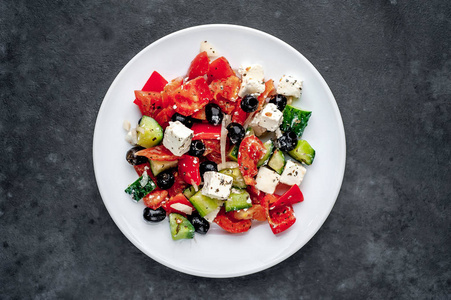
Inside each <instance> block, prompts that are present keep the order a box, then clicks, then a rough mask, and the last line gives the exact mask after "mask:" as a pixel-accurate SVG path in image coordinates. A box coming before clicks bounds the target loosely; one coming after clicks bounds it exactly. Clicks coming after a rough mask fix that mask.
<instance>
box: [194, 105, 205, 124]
mask: <svg viewBox="0 0 451 300" xmlns="http://www.w3.org/2000/svg"><path fill="white" fill-rule="evenodd" d="M191 117H192V118H194V119H198V120H202V121H206V120H207V115H206V114H205V107H203V108H202V109H200V110H198V111H196V112H195V113H193V114H192V115H191Z"/></svg>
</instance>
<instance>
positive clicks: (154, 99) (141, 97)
mask: <svg viewBox="0 0 451 300" xmlns="http://www.w3.org/2000/svg"><path fill="white" fill-rule="evenodd" d="M135 97H136V99H135V101H133V103H135V104H136V105H138V107H139V110H140V111H141V114H143V115H146V116H149V117H152V118H153V117H154V116H155V115H157V114H158V112H159V111H160V110H161V109H162V108H163V104H162V100H161V94H160V93H159V92H145V91H135Z"/></svg>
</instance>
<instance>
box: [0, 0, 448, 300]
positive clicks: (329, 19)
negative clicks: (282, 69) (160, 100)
mask: <svg viewBox="0 0 451 300" xmlns="http://www.w3.org/2000/svg"><path fill="white" fill-rule="evenodd" d="M268 2H269V1H268ZM207 23H232V24H240V25H245V26H250V27H253V28H257V29H261V30H263V31H266V32H268V33H270V34H273V35H275V36H277V37H279V38H281V39H282V40H284V41H286V42H288V43H289V44H291V45H292V46H294V47H295V48H296V49H298V50H299V51H300V52H301V53H303V54H304V55H305V56H306V57H307V58H308V59H309V60H310V61H311V62H312V63H313V64H314V65H315V66H316V67H317V69H318V70H319V71H320V73H321V74H322V75H323V76H324V78H325V79H326V81H327V82H328V84H329V86H330V88H331V89H332V91H333V93H334V95H335V97H336V99H337V102H338V105H339V107H340V110H341V113H342V116H343V122H344V126H345V131H346V136H347V146H348V153H347V165H346V174H345V178H344V182H343V187H342V190H341V193H340V196H339V197H338V200H337V203H336V205H335V207H334V209H333V210H332V213H331V215H330V216H329V218H328V219H327V221H326V222H325V224H324V226H323V227H322V228H321V230H320V231H319V232H318V233H317V234H316V235H315V237H314V238H313V239H312V240H311V241H310V242H309V243H308V244H307V245H306V246H305V247H304V248H303V249H301V250H300V251H298V252H297V253H296V254H295V255H293V256H292V257H290V258H289V259H287V260H286V261H284V262H282V263H281V264H279V265H277V266H275V267H273V268H271V269H269V270H266V271H263V272H260V273H258V274H254V275H250V276H245V277H241V278H234V279H221V280H219V279H205V278H198V277H193V276H189V275H185V274H182V273H178V272H176V271H173V270H171V269H168V268H166V267H164V266H162V265H160V264H159V263H156V262H155V261H153V260H152V259H150V258H148V257H147V256H145V255H144V254H143V253H141V252H140V251H139V250H138V249H137V248H135V247H134V246H133V245H132V244H131V243H130V242H129V241H128V240H127V239H126V238H125V236H124V235H123V234H122V233H121V232H120V231H119V229H118V228H117V227H116V225H115V224H114V223H113V221H112V220H111V218H110V216H109V215H108V213H107V211H106V209H105V207H104V205H103V202H102V200H101V198H100V195H99V193H98V190H97V186H96V184H95V179H94V173H93V167H92V157H91V147H92V135H93V128H94V123H95V119H96V115H97V111H98V109H99V107H100V104H101V101H102V99H103V96H104V95H105V93H106V91H107V89H108V87H109V85H110V84H111V83H112V81H113V79H114V78H115V76H116V75H117V74H118V72H119V71H120V70H121V68H122V67H123V66H124V65H125V64H126V63H127V62H128V61H129V60H130V59H131V58H132V57H133V56H134V55H135V54H136V53H138V52H139V51H140V50H141V49H143V48H144V47H145V46H147V45H148V44H150V43H152V42H153V41H155V40H157V39H158V38H160V37H163V36H165V35H167V34H169V33H171V32H174V31H176V30H179V29H182V28H186V27H189V26H193V25H199V24H207ZM450 23H451V2H450V1H447V0H443V1H420V0H418V1H408V0H398V1H397V0H391V1H388V0H378V1H373V0H361V1H328V0H319V1H308V2H301V1H271V3H270V4H269V3H267V1H263V0H262V1H254V2H252V3H250V2H248V1H243V0H242V1H228V2H227V3H226V1H197V0H194V1H186V0H185V1H163V0H150V1H142V0H139V1H138V0H137V1H124V0H117V1H111V2H109V1H19V0H17V1H7V0H0V93H1V94H0V95H1V96H0V99H1V102H0V137H1V138H0V151H1V152H0V154H1V155H0V298H1V299H28V298H35V299H51V298H60V299H61V298H69V299H70V298H74V299H81V298H90V299H97V298H126V299H141V298H154V299H158V298H164V299H170V298H190V299H194V298H213V297H215V298H217V299H234V298H237V299H270V298H276V297H277V298H281V299H294V298H303V299H317V298H329V299H330V298H337V299H338V298H348V299H362V298H372V299H385V298H401V299H402V298H404V299H410V298H450V297H451V279H450V278H451V271H450V270H451V256H450V253H451V247H450V245H451V240H450V224H451V222H450V220H451V218H450V215H451V214H450V204H449V202H450V198H451V171H450V170H451V163H450V161H451V153H450V152H451V135H450V134H451V75H450V74H451V35H450V31H451V24H450Z"/></svg>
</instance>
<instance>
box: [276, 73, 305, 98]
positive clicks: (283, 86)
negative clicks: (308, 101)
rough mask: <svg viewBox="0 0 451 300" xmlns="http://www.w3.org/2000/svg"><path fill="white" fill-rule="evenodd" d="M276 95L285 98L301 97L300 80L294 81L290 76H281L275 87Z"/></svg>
mask: <svg viewBox="0 0 451 300" xmlns="http://www.w3.org/2000/svg"><path fill="white" fill-rule="evenodd" d="M277 93H279V94H282V95H285V96H293V97H295V98H299V97H301V93H302V80H298V79H295V78H294V77H292V76H287V75H283V76H282V78H280V80H279V84H278V85H277Z"/></svg>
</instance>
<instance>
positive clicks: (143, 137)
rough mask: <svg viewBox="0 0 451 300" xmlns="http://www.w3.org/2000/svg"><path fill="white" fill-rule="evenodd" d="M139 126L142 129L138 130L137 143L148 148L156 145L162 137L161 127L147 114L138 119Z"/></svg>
mask: <svg viewBox="0 0 451 300" xmlns="http://www.w3.org/2000/svg"><path fill="white" fill-rule="evenodd" d="M139 127H140V128H142V129H143V130H144V132H141V131H139V130H138V145H140V146H143V147H145V148H150V147H153V146H156V145H158V144H159V143H160V142H161V140H162V139H163V129H162V128H161V126H160V124H158V122H157V121H155V119H153V118H151V117H149V116H143V117H142V118H141V121H139Z"/></svg>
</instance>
